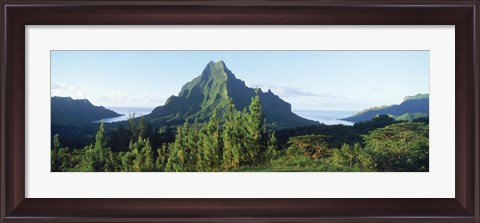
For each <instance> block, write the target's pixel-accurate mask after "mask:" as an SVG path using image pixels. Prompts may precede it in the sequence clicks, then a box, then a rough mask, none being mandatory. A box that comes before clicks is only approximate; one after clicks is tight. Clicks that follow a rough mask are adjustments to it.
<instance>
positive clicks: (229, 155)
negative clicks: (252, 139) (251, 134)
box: [222, 98, 241, 170]
mask: <svg viewBox="0 0 480 223" xmlns="http://www.w3.org/2000/svg"><path fill="white" fill-rule="evenodd" d="M236 112H237V111H236V110H235V104H234V103H233V100H232V99H231V98H229V101H228V107H227V112H226V113H225V123H224V124H223V133H222V141H223V169H224V170H231V169H234V168H237V167H239V166H240V145H241V143H240V142H239V139H240V134H241V132H239V131H238V128H236V127H235V126H236V125H237V124H240V123H237V122H236V119H235V113H236Z"/></svg>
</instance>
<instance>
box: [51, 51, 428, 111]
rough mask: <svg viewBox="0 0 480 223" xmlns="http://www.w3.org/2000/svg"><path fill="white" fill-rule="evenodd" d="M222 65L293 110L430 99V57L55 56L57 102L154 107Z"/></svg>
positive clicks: (367, 54)
mask: <svg viewBox="0 0 480 223" xmlns="http://www.w3.org/2000/svg"><path fill="white" fill-rule="evenodd" d="M219 60H223V61H224V62H225V64H226V65H227V67H228V68H229V69H230V70H231V71H232V72H233V73H234V74H235V76H236V77H237V78H239V79H241V80H244V81H245V82H246V84H247V85H248V86H250V87H260V88H262V90H263V91H266V90H268V89H271V90H272V91H273V93H275V94H277V95H279V96H280V97H281V98H282V99H284V100H285V101H287V102H289V103H290V104H292V109H293V110H334V111H358V110H363V109H365V108H368V107H373V106H380V105H389V104H398V103H400V102H401V101H402V100H403V98H404V97H405V96H407V95H415V94H417V93H428V92H429V52H428V51H52V52H51V88H52V96H70V97H72V98H77V99H80V98H87V99H88V100H90V101H91V102H92V103H93V104H95V105H103V106H106V107H127V106H130V107H156V106H159V105H163V104H164V103H165V101H166V99H167V98H168V97H170V96H171V95H177V94H178V92H179V91H180V89H181V87H182V86H183V85H184V84H185V83H186V82H188V81H190V80H192V79H193V78H195V77H196V76H198V75H200V74H201V72H202V70H203V69H204V68H205V66H206V64H207V63H208V62H210V61H219Z"/></svg>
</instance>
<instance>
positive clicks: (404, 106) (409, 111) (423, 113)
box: [342, 94, 429, 122]
mask: <svg viewBox="0 0 480 223" xmlns="http://www.w3.org/2000/svg"><path fill="white" fill-rule="evenodd" d="M428 112H429V95H428V94H417V95H414V96H407V97H405V99H404V100H403V102H402V103H401V104H399V105H390V106H381V107H375V108H369V109H366V110H363V111H361V112H359V113H357V114H355V115H353V116H351V117H348V118H344V119H342V120H345V121H349V122H365V121H368V120H371V119H372V118H374V117H376V116H379V115H389V116H391V117H392V118H395V119H397V120H403V121H409V120H413V119H416V118H420V117H427V116H428V114H429V113H428Z"/></svg>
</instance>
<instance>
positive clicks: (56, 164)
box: [50, 134, 60, 172]
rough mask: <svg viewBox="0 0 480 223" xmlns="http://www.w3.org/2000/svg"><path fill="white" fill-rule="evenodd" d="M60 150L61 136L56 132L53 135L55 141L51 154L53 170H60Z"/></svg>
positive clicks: (51, 167)
mask: <svg viewBox="0 0 480 223" xmlns="http://www.w3.org/2000/svg"><path fill="white" fill-rule="evenodd" d="M59 151H60V136H59V135H58V134H55V136H53V142H52V149H51V156H50V159H51V160H50V169H51V171H52V172H57V171H59V170H60V163H59V162H60V159H59V158H60V157H59V154H58V153H59Z"/></svg>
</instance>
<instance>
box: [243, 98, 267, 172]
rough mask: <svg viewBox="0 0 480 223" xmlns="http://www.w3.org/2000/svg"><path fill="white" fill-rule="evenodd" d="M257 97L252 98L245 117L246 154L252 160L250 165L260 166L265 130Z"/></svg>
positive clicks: (263, 150)
mask: <svg viewBox="0 0 480 223" xmlns="http://www.w3.org/2000/svg"><path fill="white" fill-rule="evenodd" d="M256 93H257V95H256V96H255V97H253V98H252V102H251V103H250V105H249V107H248V108H249V113H248V115H247V123H246V130H247V139H248V143H247V144H246V145H245V146H247V152H248V153H249V155H250V158H251V159H252V162H253V163H252V164H260V163H262V161H263V158H264V157H263V155H264V152H265V144H264V135H265V128H264V123H263V113H262V105H261V103H260V97H259V96H258V89H257V90H256Z"/></svg>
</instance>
